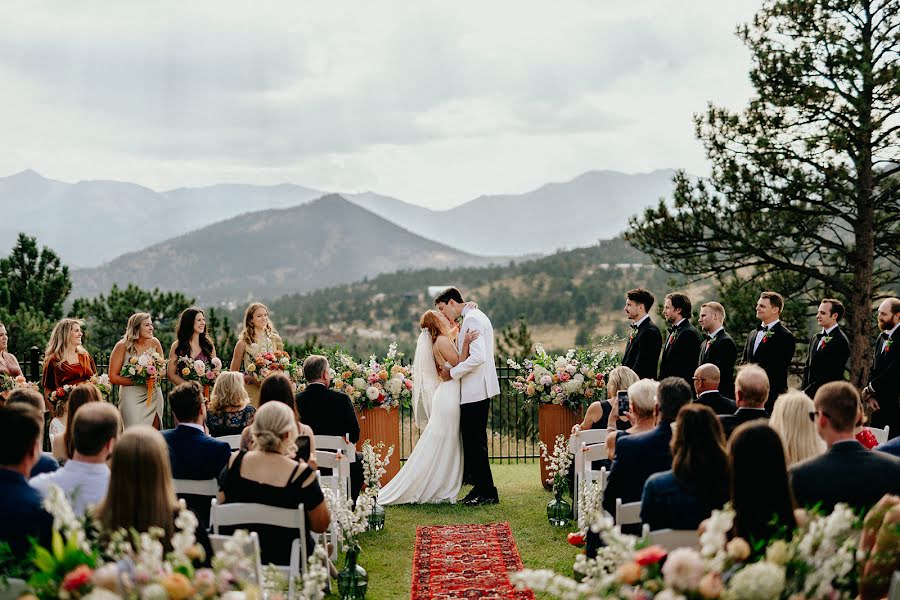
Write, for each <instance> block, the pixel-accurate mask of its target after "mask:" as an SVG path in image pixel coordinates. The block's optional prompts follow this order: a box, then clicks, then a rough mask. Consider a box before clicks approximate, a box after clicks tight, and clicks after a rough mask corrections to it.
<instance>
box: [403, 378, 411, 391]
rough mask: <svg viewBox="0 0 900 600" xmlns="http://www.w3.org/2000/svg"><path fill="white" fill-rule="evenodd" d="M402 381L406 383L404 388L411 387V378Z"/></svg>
mask: <svg viewBox="0 0 900 600" xmlns="http://www.w3.org/2000/svg"><path fill="white" fill-rule="evenodd" d="M403 383H405V384H406V389H408V390H411V389H413V382H412V381H411V380H409V379H406V380H404V381H403Z"/></svg>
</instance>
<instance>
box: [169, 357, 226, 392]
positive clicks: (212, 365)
mask: <svg viewBox="0 0 900 600" xmlns="http://www.w3.org/2000/svg"><path fill="white" fill-rule="evenodd" d="M178 366H179V367H180V368H179V373H180V374H181V376H182V377H183V378H184V379H187V380H188V381H199V382H200V385H203V386H207V385H212V384H213V383H215V381H216V377H218V376H219V373H221V372H222V361H221V360H220V359H219V358H218V357H216V358H213V359H212V360H211V361H209V362H206V361H205V360H200V359H196V360H195V359H193V358H191V357H190V356H182V357H180V358H179V359H178Z"/></svg>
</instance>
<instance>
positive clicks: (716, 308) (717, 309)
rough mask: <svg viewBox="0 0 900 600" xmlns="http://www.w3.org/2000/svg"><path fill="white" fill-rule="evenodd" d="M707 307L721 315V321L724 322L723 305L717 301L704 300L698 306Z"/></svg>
mask: <svg viewBox="0 0 900 600" xmlns="http://www.w3.org/2000/svg"><path fill="white" fill-rule="evenodd" d="M704 308H708V309H710V310H711V311H713V312H714V313H716V314H717V315H719V316H720V317H722V322H723V323H724V322H725V307H724V306H722V305H721V304H719V303H718V302H706V303H704V304H703V305H701V306H700V309H701V310H702V309H704Z"/></svg>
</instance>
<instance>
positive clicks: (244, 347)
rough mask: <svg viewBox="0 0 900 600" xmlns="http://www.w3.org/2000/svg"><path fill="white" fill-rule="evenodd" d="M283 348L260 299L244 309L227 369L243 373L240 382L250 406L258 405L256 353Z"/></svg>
mask: <svg viewBox="0 0 900 600" xmlns="http://www.w3.org/2000/svg"><path fill="white" fill-rule="evenodd" d="M282 350H284V343H283V342H282V341H281V337H280V336H279V335H278V332H277V331H275V327H274V326H273V325H272V321H271V320H269V309H268V308H266V305H265V304H262V303H261V302H254V303H253V304H251V305H250V306H248V307H247V310H246V311H244V329H243V330H242V331H241V335H240V338H239V339H238V342H237V344H235V346H234V354H233V355H232V357H231V367H230V369H229V370H231V371H240V372H242V373H244V385H245V386H246V388H247V395H249V396H250V402H251V403H252V404H253V406H254V407H257V408H258V407H259V386H260V384H261V383H262V382H261V381H260V379H259V378H258V376H255V375H254V373H257V365H256V362H255V359H256V356H257V355H259V354H262V353H265V352H273V353H274V352H275V351H282Z"/></svg>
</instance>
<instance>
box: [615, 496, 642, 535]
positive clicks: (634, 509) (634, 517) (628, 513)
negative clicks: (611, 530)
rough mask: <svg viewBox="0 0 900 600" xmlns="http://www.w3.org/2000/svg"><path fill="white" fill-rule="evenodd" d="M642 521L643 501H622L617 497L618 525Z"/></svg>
mask: <svg viewBox="0 0 900 600" xmlns="http://www.w3.org/2000/svg"><path fill="white" fill-rule="evenodd" d="M640 522H641V501H640V500H638V501H637V502H622V499H621V498H616V526H617V527H620V528H621V527H622V525H633V524H636V523H640Z"/></svg>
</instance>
